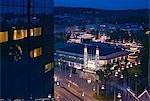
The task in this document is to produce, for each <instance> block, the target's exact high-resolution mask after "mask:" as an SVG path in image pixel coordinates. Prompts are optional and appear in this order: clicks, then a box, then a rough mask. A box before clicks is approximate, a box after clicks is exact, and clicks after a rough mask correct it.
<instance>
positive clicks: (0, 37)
mask: <svg viewBox="0 0 150 101" xmlns="http://www.w3.org/2000/svg"><path fill="white" fill-rule="evenodd" d="M7 41H8V32H7V31H6V32H0V43H2V42H7Z"/></svg>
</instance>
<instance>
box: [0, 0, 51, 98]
mask: <svg viewBox="0 0 150 101" xmlns="http://www.w3.org/2000/svg"><path fill="white" fill-rule="evenodd" d="M52 11H53V1H52V0H2V1H1V18H0V19H1V20H0V21H1V29H0V45H1V57H0V60H1V61H0V65H1V66H0V68H1V69H0V70H1V71H0V74H1V81H0V82H1V85H0V86H1V94H0V99H5V100H6V99H25V100H27V101H28V100H29V99H40V98H47V97H48V95H51V96H52V97H53V96H54V94H53V90H54V87H53V84H54V83H53V19H52V16H53V14H52V13H53V12H52Z"/></svg>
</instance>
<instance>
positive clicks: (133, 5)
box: [54, 0, 149, 10]
mask: <svg viewBox="0 0 150 101" xmlns="http://www.w3.org/2000/svg"><path fill="white" fill-rule="evenodd" d="M54 5H55V6H65V7H86V8H99V9H112V10H122V9H145V8H149V0H54Z"/></svg>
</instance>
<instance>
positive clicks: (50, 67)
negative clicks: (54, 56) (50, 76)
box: [45, 63, 54, 73]
mask: <svg viewBox="0 0 150 101" xmlns="http://www.w3.org/2000/svg"><path fill="white" fill-rule="evenodd" d="M53 67H54V66H53V63H48V64H46V65H45V73H46V72H48V71H50V70H51V69H52V68H53Z"/></svg>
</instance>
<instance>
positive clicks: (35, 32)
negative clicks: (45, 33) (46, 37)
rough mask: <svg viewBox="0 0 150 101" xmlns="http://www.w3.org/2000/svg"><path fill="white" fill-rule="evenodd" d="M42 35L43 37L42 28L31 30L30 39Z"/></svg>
mask: <svg viewBox="0 0 150 101" xmlns="http://www.w3.org/2000/svg"><path fill="white" fill-rule="evenodd" d="M40 35H42V28H41V27H37V28H32V29H30V37H32V36H34V37H36V36H40Z"/></svg>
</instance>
